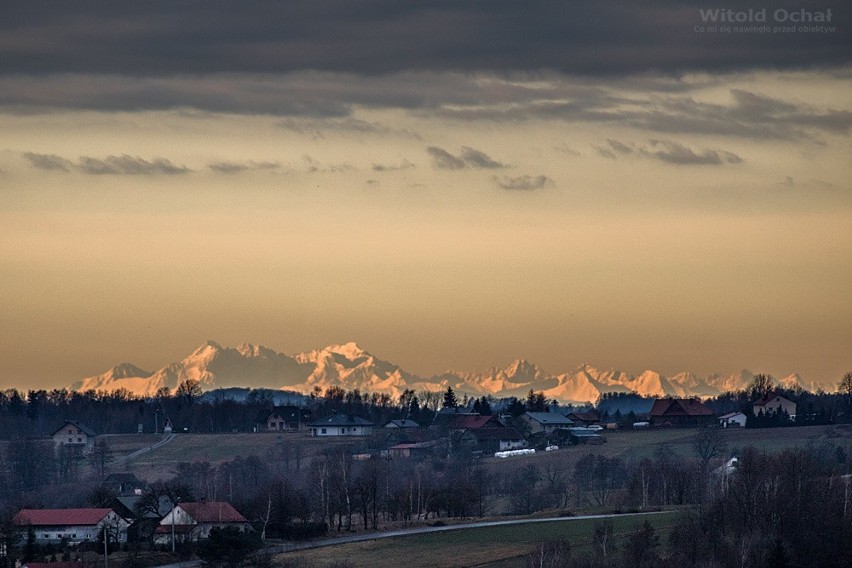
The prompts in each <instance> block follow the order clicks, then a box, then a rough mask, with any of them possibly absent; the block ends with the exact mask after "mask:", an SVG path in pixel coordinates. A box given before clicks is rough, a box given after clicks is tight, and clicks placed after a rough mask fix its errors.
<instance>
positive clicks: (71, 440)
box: [68, 436, 74, 444]
mask: <svg viewBox="0 0 852 568" xmlns="http://www.w3.org/2000/svg"><path fill="white" fill-rule="evenodd" d="M68 443H69V444H73V443H74V438H72V437H71V436H68Z"/></svg>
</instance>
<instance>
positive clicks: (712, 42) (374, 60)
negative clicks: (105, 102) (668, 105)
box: [0, 0, 852, 77]
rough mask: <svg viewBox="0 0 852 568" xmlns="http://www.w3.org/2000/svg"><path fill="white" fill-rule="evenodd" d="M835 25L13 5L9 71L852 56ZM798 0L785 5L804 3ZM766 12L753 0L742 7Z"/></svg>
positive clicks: (697, 1) (538, 65)
mask: <svg viewBox="0 0 852 568" xmlns="http://www.w3.org/2000/svg"><path fill="white" fill-rule="evenodd" d="M804 4H806V5H808V8H809V9H814V10H820V11H824V10H827V9H832V12H833V21H832V22H831V25H834V26H836V27H837V31H836V32H834V33H792V34H790V33H785V34H755V33H738V34H724V33H700V32H696V31H695V28H696V26H697V25H700V24H702V23H703V22H702V18H701V15H700V10H702V9H703V10H706V9H708V8H713V6H711V5H708V3H707V2H706V1H705V0H664V1H661V2H655V3H653V4H649V3H637V2H632V1H628V0H598V1H591V0H579V1H575V2H554V1H553V0H529V1H526V2H523V3H522V4H521V3H518V2H517V0H490V1H488V2H459V1H455V0H453V1H447V0H434V1H430V2H399V1H397V0H364V1H359V2H357V3H353V2H351V0H330V1H328V2H322V3H310V2H298V1H296V2H281V1H280V0H258V1H255V2H249V3H244V4H241V5H240V7H239V9H238V10H235V9H234V5H233V3H232V2H227V1H225V0H188V1H185V2H167V1H164V0H154V1H150V2H141V3H140V2H138V1H131V0H113V1H111V2H108V3H104V2H102V1H100V0H82V1H79V2H73V3H69V2H54V1H51V0H28V1H27V2H6V3H5V4H4V7H3V34H2V37H0V74H4V75H9V74H53V73H77V74H85V75H92V74H95V75H97V74H104V73H106V74H135V75H138V76H146V77H153V76H163V75H174V76H177V75H191V74H209V73H232V72H248V73H253V74H269V73H282V72H290V71H300V70H325V71H342V72H352V73H359V74H382V73H394V72H399V71H404V70H416V71H424V70H454V71H462V72H469V71H495V70H497V71H501V72H502V71H505V70H536V69H555V70H558V71H562V72H567V73H572V74H590V75H608V74H609V75H612V74H624V73H643V72H647V71H661V72H664V73H671V72H680V71H686V70H705V71H723V70H741V69H753V68H757V67H760V68H779V69H780V68H788V69H792V68H795V69H798V68H804V67H814V66H824V67H826V66H833V65H838V64H845V63H848V62H849V61H850V53H852V48H851V47H850V42H849V36H848V31H847V30H848V29H849V24H850V20H851V19H852V11H850V10H848V9H847V5H846V4H845V3H843V2H840V0H829V1H827V2H823V3H819V4H816V5H813V6H811V5H810V4H811V3H804ZM802 5H803V3H802V2H800V1H798V2H797V1H796V0H779V1H776V2H773V3H772V6H771V8H769V12H770V18H771V13H772V11H773V10H775V9H776V8H789V9H801V8H802ZM749 7H756V8H766V7H767V6H766V3H760V2H756V1H755V0H744V1H743V2H740V3H739V4H737V9H738V10H739V9H747V8H749Z"/></svg>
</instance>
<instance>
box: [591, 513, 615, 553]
mask: <svg viewBox="0 0 852 568" xmlns="http://www.w3.org/2000/svg"><path fill="white" fill-rule="evenodd" d="M613 532H614V531H613V528H612V521H610V520H606V521H603V522H602V523H598V524H596V525H595V534H594V535H593V536H592V546H593V547H594V549H595V552H597V553H598V556H600V557H601V558H603V561H604V563H606V561H607V557H608V556H609V555H610V554H612V551H613V550H615V542H614V540H613Z"/></svg>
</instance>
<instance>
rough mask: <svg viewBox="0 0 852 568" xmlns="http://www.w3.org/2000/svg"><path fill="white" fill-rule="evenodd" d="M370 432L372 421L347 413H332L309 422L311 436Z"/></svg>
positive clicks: (364, 434) (353, 434)
mask: <svg viewBox="0 0 852 568" xmlns="http://www.w3.org/2000/svg"><path fill="white" fill-rule="evenodd" d="M372 432H373V423H372V422H370V421H369V420H364V419H363V418H361V417H359V416H351V415H349V414H332V415H331V416H328V417H326V418H323V419H322V420H317V421H316V422H313V423H311V435H312V436H369V435H370V434H371V433H372Z"/></svg>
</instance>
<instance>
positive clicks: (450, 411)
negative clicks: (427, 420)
mask: <svg viewBox="0 0 852 568" xmlns="http://www.w3.org/2000/svg"><path fill="white" fill-rule="evenodd" d="M479 415H480V414H479V413H478V412H474V411H473V410H469V409H467V408H464V407H458V408H456V407H453V406H445V407H443V408H441V409H440V410H439V411H438V412H437V413H436V414H435V418H433V419H432V424H431V425H430V428H432V429H435V430H446V429H447V428H449V426H450V423H452V422H453V421H455V420H456V419H457V418H460V417H464V416H479Z"/></svg>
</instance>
